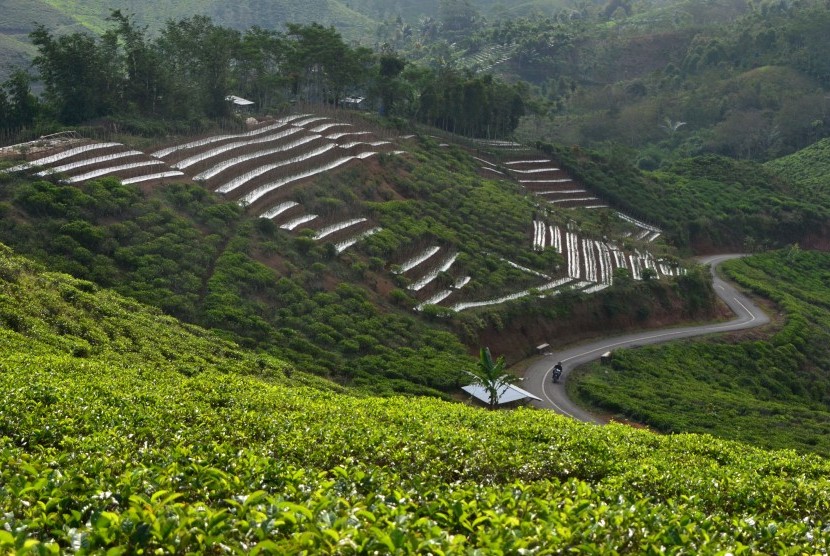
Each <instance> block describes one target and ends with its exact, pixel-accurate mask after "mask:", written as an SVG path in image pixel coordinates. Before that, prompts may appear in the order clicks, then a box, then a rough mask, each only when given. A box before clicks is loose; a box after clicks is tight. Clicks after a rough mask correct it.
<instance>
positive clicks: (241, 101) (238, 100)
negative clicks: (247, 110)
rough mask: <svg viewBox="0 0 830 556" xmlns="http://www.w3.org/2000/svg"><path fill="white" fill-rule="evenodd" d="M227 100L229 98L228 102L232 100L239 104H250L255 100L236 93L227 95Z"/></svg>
mask: <svg viewBox="0 0 830 556" xmlns="http://www.w3.org/2000/svg"><path fill="white" fill-rule="evenodd" d="M225 100H227V101H228V102H232V103H234V104H235V105H237V106H250V105H252V104H254V101H252V100H248V99H245V98H242V97H238V96H236V95H228V96H226V97H225Z"/></svg>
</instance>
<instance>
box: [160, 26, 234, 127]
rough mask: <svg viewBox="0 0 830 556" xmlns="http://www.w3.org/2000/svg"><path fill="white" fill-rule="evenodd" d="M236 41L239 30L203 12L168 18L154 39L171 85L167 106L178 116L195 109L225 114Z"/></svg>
mask: <svg viewBox="0 0 830 556" xmlns="http://www.w3.org/2000/svg"><path fill="white" fill-rule="evenodd" d="M239 43H240V36H239V32H237V31H234V30H232V29H226V28H224V27H219V26H217V25H214V24H213V22H212V21H211V19H210V18H208V17H205V16H193V17H191V18H187V19H182V20H179V21H175V22H174V21H168V22H167V24H166V25H165V27H164V29H163V30H162V32H161V35H160V37H159V39H158V42H157V44H158V46H159V49H160V52H161V54H162V56H163V59H164V61H165V66H166V68H167V71H168V75H167V78H168V79H169V80H170V82H171V85H172V86H171V95H172V97H173V98H172V99H171V101H172V102H170V103H169V104H168V110H174V111H175V112H176V114H178V115H179V116H180V117H186V116H188V115H190V114H193V113H194V109H195V113H203V114H205V115H207V116H210V117H219V116H225V115H227V114H228V112H229V111H230V106H229V103H228V102H227V101H226V100H225V99H226V97H227V96H228V94H230V92H231V87H232V86H233V83H232V72H231V68H232V66H233V65H234V64H235V63H236V59H237V58H236V56H237V52H238V50H239ZM194 102H195V106H194Z"/></svg>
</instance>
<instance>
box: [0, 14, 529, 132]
mask: <svg viewBox="0 0 830 556" xmlns="http://www.w3.org/2000/svg"><path fill="white" fill-rule="evenodd" d="M109 23H110V27H109V29H108V30H107V31H106V32H104V33H103V34H101V35H100V36H95V35H93V34H91V33H86V32H76V33H71V34H64V35H55V34H54V33H53V32H51V31H50V30H48V29H47V28H46V27H45V26H43V25H41V26H38V27H37V28H36V29H35V30H34V31H32V32H31V33H30V38H31V41H32V43H33V45H34V46H35V47H36V48H37V56H35V58H34V60H33V67H34V69H35V70H36V72H35V74H34V75H30V74H29V73H27V71H26V70H23V69H18V70H16V71H15V72H14V73H13V74H12V76H11V77H10V78H9V79H8V80H7V81H6V82H4V83H3V85H2V87H0V91H2V93H0V129H2V130H3V132H4V133H5V134H7V135H8V134H11V133H13V132H15V131H18V130H21V129H31V130H33V131H34V132H37V133H39V134H44V133H46V132H48V131H50V130H57V129H60V128H61V126H73V125H78V124H88V123H90V122H97V123H98V125H103V126H104V128H107V126H109V127H110V128H118V129H120V130H122V131H130V132H134V133H138V134H150V135H153V134H162V133H164V132H168V131H170V130H171V128H172V129H174V130H175V129H177V128H183V129H185V130H188V131H195V130H198V129H199V128H200V127H201V128H207V127H209V126H210V125H211V124H210V122H211V121H216V120H222V119H226V118H229V117H231V116H232V115H233V114H232V111H233V105H232V103H230V102H228V100H227V98H228V96H229V95H232V94H233V95H236V96H241V97H244V98H246V99H250V100H251V101H253V102H254V103H255V106H256V110H257V112H258V113H267V112H269V111H274V112H279V111H280V110H284V109H285V108H286V107H288V106H290V105H291V103H294V102H306V103H309V102H311V103H320V104H325V105H330V106H334V107H337V106H340V105H341V104H342V103H343V101H344V99H346V98H347V97H349V96H356V95H359V96H361V98H365V99H366V107H368V106H371V107H373V108H374V109H375V110H376V111H377V112H378V113H380V114H381V115H387V116H398V117H405V118H407V119H412V120H413V121H416V122H421V123H424V124H428V125H434V126H436V127H438V128H441V129H445V130H447V131H451V132H457V133H464V134H467V135H471V136H475V137H488V138H491V137H506V136H508V135H510V134H511V133H512V132H513V131H514V130H515V129H516V127H517V126H518V124H519V118H520V117H521V116H522V115H523V114H524V99H523V96H522V94H521V87H519V86H518V85H512V84H509V83H507V82H505V81H502V80H499V79H495V78H493V77H492V76H490V75H483V76H482V75H475V74H474V73H473V72H471V71H464V70H457V69H453V68H438V69H429V68H425V67H420V66H415V65H411V64H408V62H407V61H406V60H405V59H403V58H401V57H400V56H398V55H397V54H395V53H394V52H392V51H386V50H381V51H379V52H373V51H371V50H370V49H368V48H365V47H361V46H354V47H353V46H350V45H349V44H347V43H346V42H345V41H344V40H343V38H342V36H341V35H340V33H339V32H338V31H337V30H335V29H334V27H323V26H322V25H319V24H317V23H310V24H307V25H302V24H288V25H287V30H286V31H285V32H278V31H273V30H266V29H262V28H259V27H252V28H250V29H248V30H246V31H244V32H239V31H236V30H232V29H229V28H225V27H222V26H220V25H217V24H215V23H214V22H213V21H212V20H210V19H209V18H207V17H204V16H193V17H190V18H186V19H181V20H178V21H168V23H167V24H166V25H165V26H164V28H163V29H162V30H161V31H160V33H159V34H158V37H154V38H151V37H150V36H149V35H148V33H147V30H146V29H145V28H142V27H140V26H138V25H137V24H136V23H135V20H134V19H133V18H132V17H130V16H125V15H123V14H122V13H121V12H119V11H114V12H113V13H112V14H111V16H110V17H109ZM34 81H36V82H37V83H38V85H39V87H41V88H42V91H43V94H42V95H40V96H35V95H34V94H33V92H32V82H34ZM102 122H104V123H102ZM106 122H108V123H106Z"/></svg>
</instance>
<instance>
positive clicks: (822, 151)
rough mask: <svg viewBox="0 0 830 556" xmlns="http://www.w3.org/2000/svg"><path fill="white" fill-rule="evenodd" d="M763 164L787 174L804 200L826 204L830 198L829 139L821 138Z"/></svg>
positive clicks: (777, 171) (784, 174) (783, 174)
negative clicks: (805, 146)
mask: <svg viewBox="0 0 830 556" xmlns="http://www.w3.org/2000/svg"><path fill="white" fill-rule="evenodd" d="M764 166H766V167H767V168H769V169H771V170H773V171H774V172H776V173H777V174H779V175H781V176H787V177H788V179H789V180H790V181H791V182H792V183H793V184H794V185H795V186H796V187H797V188H798V192H799V194H800V195H801V196H803V198H804V199H805V200H806V201H808V202H811V203H819V204H822V205H824V206H827V204H828V201H829V200H830V177H828V176H830V139H822V140H821V141H818V142H817V143H815V144H813V145H810V146H809V147H807V148H805V149H802V150H800V151H798V152H797V153H793V154H791V155H789V156H785V157H783V158H778V159H776V160H771V161H769V162H767V163H766V164H765V165H764Z"/></svg>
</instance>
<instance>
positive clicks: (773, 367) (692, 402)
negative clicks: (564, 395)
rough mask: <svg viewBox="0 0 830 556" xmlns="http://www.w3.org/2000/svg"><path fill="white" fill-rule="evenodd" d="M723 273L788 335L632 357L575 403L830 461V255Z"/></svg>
mask: <svg viewBox="0 0 830 556" xmlns="http://www.w3.org/2000/svg"><path fill="white" fill-rule="evenodd" d="M723 266H724V271H725V272H726V273H727V274H728V275H729V276H730V277H731V278H732V279H734V280H735V281H737V282H738V283H739V284H742V285H744V286H745V287H747V288H749V289H751V290H752V291H754V292H755V293H757V294H759V295H761V296H763V297H766V298H769V299H772V300H773V301H774V302H775V303H776V304H777V306H778V307H780V309H781V310H782V311H783V313H784V318H785V323H784V325H783V328H782V329H781V330H780V331H778V332H775V333H774V334H772V335H771V336H770V337H769V338H768V339H754V340H742V341H735V342H732V343H728V342H727V343H723V342H722V341H721V340H712V341H694V342H684V343H676V344H672V345H667V346H660V347H649V348H641V349H636V350H622V351H619V352H617V353H615V354H614V359H613V364H612V365H611V366H610V367H607V366H602V365H594V366H591V367H590V368H589V370H588V372H587V374H583V375H580V376H578V378H576V381H575V384H573V385H572V389H573V392H574V394H575V395H576V396H577V397H578V398H580V399H582V400H583V401H585V402H587V403H589V404H590V405H593V406H597V407H600V408H602V409H603V410H606V411H612V412H614V413H618V414H620V415H624V416H625V417H627V418H630V419H634V420H637V421H640V422H642V423H645V424H647V425H649V426H650V427H652V428H654V429H656V430H659V431H661V432H674V433H679V432H705V433H711V434H714V435H717V436H720V437H724V438H731V439H737V440H741V441H745V442H750V443H752V444H754V445H758V446H764V447H774V448H784V447H787V448H795V449H797V450H799V451H801V452H817V453H820V454H823V455H828V454H830V435H828V433H830V332H828V330H830V297H828V293H827V292H828V285H830V273H828V269H830V255H828V254H826V253H820V252H813V251H806V250H799V249H797V248H791V249H788V250H782V251H777V252H772V253H768V254H764V255H755V256H752V257H750V258H746V259H741V260H737V261H732V262H729V263H726V264H724V265H723Z"/></svg>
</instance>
